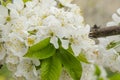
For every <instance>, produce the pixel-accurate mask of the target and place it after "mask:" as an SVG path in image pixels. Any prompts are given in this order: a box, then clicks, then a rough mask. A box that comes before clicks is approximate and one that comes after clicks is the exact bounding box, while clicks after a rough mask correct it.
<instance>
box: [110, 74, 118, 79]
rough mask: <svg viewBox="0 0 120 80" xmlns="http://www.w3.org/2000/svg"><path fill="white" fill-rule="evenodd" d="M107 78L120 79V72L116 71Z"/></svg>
mask: <svg viewBox="0 0 120 80" xmlns="http://www.w3.org/2000/svg"><path fill="white" fill-rule="evenodd" d="M109 80H120V73H116V74H114V75H113V76H111V77H110V78H109Z"/></svg>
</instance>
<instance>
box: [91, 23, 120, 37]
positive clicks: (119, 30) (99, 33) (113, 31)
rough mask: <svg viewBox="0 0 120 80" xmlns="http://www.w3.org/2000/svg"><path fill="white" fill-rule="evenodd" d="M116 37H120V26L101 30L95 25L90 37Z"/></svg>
mask: <svg viewBox="0 0 120 80" xmlns="http://www.w3.org/2000/svg"><path fill="white" fill-rule="evenodd" d="M114 35H120V26H110V27H104V28H100V27H98V26H97V25H94V27H92V28H91V31H90V34H89V37H92V38H100V37H107V36H114Z"/></svg>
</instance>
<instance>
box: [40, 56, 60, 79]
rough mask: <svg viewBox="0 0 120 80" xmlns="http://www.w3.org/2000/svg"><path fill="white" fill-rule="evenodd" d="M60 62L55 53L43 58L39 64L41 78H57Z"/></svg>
mask: <svg viewBox="0 0 120 80" xmlns="http://www.w3.org/2000/svg"><path fill="white" fill-rule="evenodd" d="M61 71H62V64H61V61H60V60H59V58H58V56H57V55H54V56H52V57H50V58H47V59H44V60H43V61H42V64H41V80H59V77H60V74H61Z"/></svg>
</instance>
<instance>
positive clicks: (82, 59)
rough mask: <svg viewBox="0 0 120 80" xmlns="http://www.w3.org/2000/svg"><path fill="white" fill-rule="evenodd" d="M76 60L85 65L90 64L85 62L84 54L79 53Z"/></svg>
mask: <svg viewBox="0 0 120 80" xmlns="http://www.w3.org/2000/svg"><path fill="white" fill-rule="evenodd" d="M77 59H78V60H79V61H82V62H84V63H87V64H89V63H90V62H89V61H88V60H87V58H86V56H85V54H84V53H83V52H81V53H80V54H79V55H78V56H77Z"/></svg>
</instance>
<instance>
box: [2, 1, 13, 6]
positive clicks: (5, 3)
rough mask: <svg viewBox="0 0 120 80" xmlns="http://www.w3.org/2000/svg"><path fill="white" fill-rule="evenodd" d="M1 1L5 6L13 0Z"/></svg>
mask: <svg viewBox="0 0 120 80" xmlns="http://www.w3.org/2000/svg"><path fill="white" fill-rule="evenodd" d="M0 3H1V4H2V5H3V6H6V5H7V4H8V3H12V0H0Z"/></svg>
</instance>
